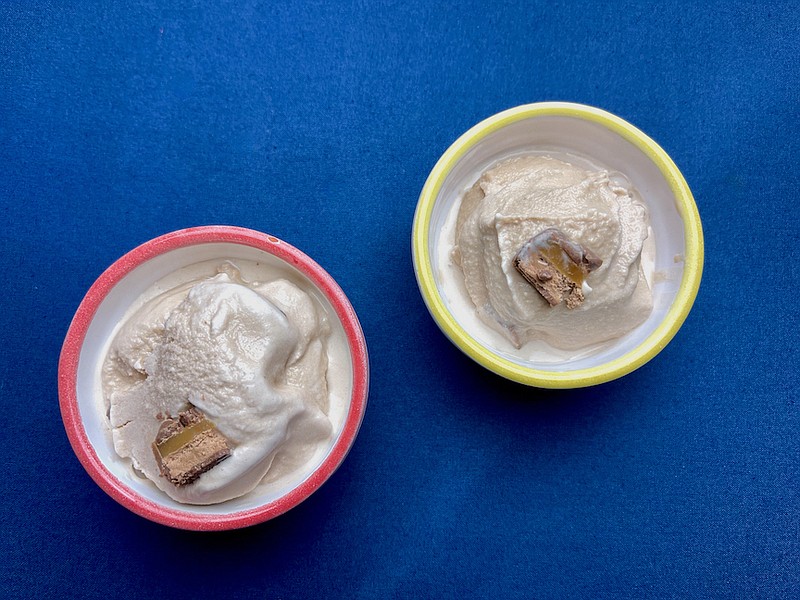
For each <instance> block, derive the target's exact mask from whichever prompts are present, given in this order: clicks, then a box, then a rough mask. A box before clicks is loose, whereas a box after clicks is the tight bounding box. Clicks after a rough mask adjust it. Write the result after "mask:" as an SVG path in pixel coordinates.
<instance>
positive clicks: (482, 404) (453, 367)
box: [0, 0, 800, 598]
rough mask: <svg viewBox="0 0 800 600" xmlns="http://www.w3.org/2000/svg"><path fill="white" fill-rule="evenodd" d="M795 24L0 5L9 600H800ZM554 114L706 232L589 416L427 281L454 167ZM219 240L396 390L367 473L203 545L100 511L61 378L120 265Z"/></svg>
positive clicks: (437, 7) (570, 12)
mask: <svg viewBox="0 0 800 600" xmlns="http://www.w3.org/2000/svg"><path fill="white" fill-rule="evenodd" d="M798 8H799V7H798V4H797V3H796V2H780V3H750V2H711V3H688V2H666V3H665V2H642V3H638V2H637V3H627V2H626V3H622V2H620V3H612V2H609V3H599V2H598V3H595V2H565V1H550V2H514V3H485V4H484V3H480V2H472V1H466V2H461V3H457V4H454V5H450V4H445V3H442V4H433V3H424V2H415V1H411V0H409V1H404V2H322V1H320V2H308V3H285V2H277V3H271V2H253V1H249V0H244V1H242V2H219V3H211V2H208V3H203V2H199V1H193V2H183V3H179V2H170V1H166V2H163V1H150V2H138V3H137V2H132V3H127V4H126V5H117V4H116V3H113V4H112V3H103V2H97V3H94V2H22V1H13V0H12V1H8V2H2V3H0V222H2V230H1V232H0V253H1V254H0V256H2V266H3V272H4V284H3V286H2V289H3V291H2V294H1V295H0V296H1V297H2V300H0V303H1V304H2V310H0V336H2V345H0V370H1V371H2V378H1V379H0V401H1V404H0V406H2V414H3V417H2V426H1V427H0V442H1V443H2V458H0V497H2V505H1V506H2V510H0V525H1V526H2V534H3V535H2V536H1V537H0V557H2V560H1V561H0V596H2V597H4V598H11V597H35V598H43V597H60V596H61V595H62V593H63V592H64V590H65V588H70V589H72V590H73V591H74V593H76V594H79V595H80V596H83V597H86V598H121V597H132V596H135V597H138V598H151V597H152V598H179V597H190V598H195V597H196V598H202V597H230V598H234V597H238V598H295V597H314V598H319V597H346V598H373V597H377V598H387V597H477V598H493V597H521V598H531V597H536V598H560V597H576V598H612V597H614V598H616V597H648V598H688V597H701V598H707V597H730V598H759V597H763V598H796V597H800V406H798V392H797V386H798V375H797V371H798V369H797V365H798V362H799V359H800V356H798V341H800V340H799V339H798V303H797V300H796V296H797V290H798V289H800V287H799V286H800V281H798V264H800V254H799V253H798V240H797V238H798V232H799V231H800V228H799V227H798V225H799V224H798V214H799V213H798V204H797V202H798V189H800V177H798V156H799V155H800V142H799V141H798V140H800V131H799V130H798V129H799V128H798V123H799V122H800V58H799V57H800V33H799V29H800V10H798ZM540 100H569V101H575V102H583V103H587V104H591V105H595V106H599V107H601V108H604V109H606V110H609V111H611V112H613V113H616V114H618V115H619V116H621V117H623V118H625V119H627V120H629V121H630V122H631V123H633V124H634V125H636V126H637V127H639V128H641V129H642V130H644V131H645V132H646V133H648V134H649V135H650V136H651V137H653V138H654V139H655V140H656V141H658V142H659V143H660V144H661V145H662V146H663V147H664V148H665V150H666V151H667V152H668V153H669V154H670V155H671V156H672V158H673V159H674V160H675V162H676V163H677V164H678V166H679V167H680V168H681V170H682V171H683V173H684V175H685V177H686V179H687V181H688V182H689V185H690V186H691V188H692V190H693V191H694V194H695V197H696V201H697V204H698V207H699V210H700V214H701V216H702V218H703V224H704V229H705V236H706V238H705V239H706V265H705V275H704V280H703V283H702V286H701V289H700V293H699V296H698V298H697V302H696V304H695V307H694V309H693V311H692V313H691V315H690V316H689V318H688V320H687V322H686V323H685V325H684V327H683V328H682V329H681V331H680V332H679V333H678V335H677V337H676V338H675V339H674V340H673V342H672V343H671V344H670V345H669V346H668V347H667V348H666V349H665V350H664V351H663V352H662V353H661V354H660V355H659V356H658V357H657V358H656V359H655V360H653V361H651V362H650V363H648V364H647V365H646V366H644V367H643V368H641V369H640V370H638V371H636V372H635V373H633V374H631V375H628V376H626V377H625V378H623V379H621V380H618V381H615V382H612V383H608V384H605V385H602V386H599V387H595V388H591V389H585V390H578V391H562V392H549V391H542V390H536V389H529V388H526V387H523V386H519V385H516V384H513V383H510V382H507V381H505V380H503V379H501V378H499V377H497V376H495V375H492V374H491V373H489V372H487V371H485V370H483V369H481V368H480V367H478V366H477V365H475V364H474V363H473V362H471V361H470V360H469V359H467V358H466V357H464V356H463V355H462V354H461V353H460V352H459V351H458V350H457V349H456V348H454V347H453V346H452V345H451V344H450V343H449V342H448V341H447V340H446V339H445V338H444V336H443V335H442V334H441V333H440V332H439V330H438V329H437V327H436V326H435V324H434V323H433V321H432V319H431V318H430V316H429V315H428V313H427V311H426V309H425V307H424V305H423V302H422V300H421V298H420V295H419V292H418V290H417V286H416V283H415V280H414V276H413V270H412V266H411V257H410V229H411V221H412V217H413V212H414V208H415V205H416V201H417V196H418V194H419V191H420V189H421V187H422V184H423V182H424V181H425V178H426V177H427V175H428V173H429V171H430V169H431V168H432V166H433V165H434V163H435V162H436V160H437V159H438V158H439V156H440V155H441V154H442V152H443V151H444V150H445V149H446V148H447V146H448V145H449V144H450V143H451V142H452V141H454V140H455V139H456V138H457V137H458V136H459V135H460V134H461V133H462V132H464V131H465V130H466V129H468V128H469V127H470V126H472V125H473V124H475V123H477V122H478V121H480V120H481V119H483V118H485V117H487V116H489V115H491V114H493V113H496V112H498V111H500V110H503V109H505V108H509V107H512V106H515V105H518V104H524V103H528V102H534V101H540ZM213 223H224V224H234V225H241V226H244V227H250V228H253V229H257V230H260V231H265V232H269V233H272V234H274V235H277V236H279V237H281V238H283V239H285V240H286V241H288V242H290V243H292V244H294V245H296V246H297V247H299V248H301V249H302V250H304V251H305V252H307V253H308V254H309V255H311V256H312V257H313V258H314V259H315V260H317V261H318V262H319V263H320V264H321V265H322V266H323V267H325V268H326V269H327V270H328V271H329V272H330V273H331V274H332V275H333V276H334V277H335V278H336V279H337V280H338V282H339V283H340V284H341V286H342V287H343V288H344V290H345V292H346V293H347V294H348V296H349V297H350V299H351V301H352V303H353V304H354V306H355V308H356V310H357V312H358V314H359V316H360V319H361V323H362V325H363V327H364V331H365V333H366V336H367V342H368V344H369V349H370V355H371V359H372V371H371V375H372V379H371V394H370V401H369V406H368V410H367V414H366V418H365V420H364V425H363V428H362V430H361V433H360V435H359V437H358V439H357V441H356V444H355V446H354V448H353V450H352V452H351V453H350V455H349V456H348V458H347V460H346V461H345V463H344V464H343V466H342V467H341V469H340V470H339V471H337V473H336V474H335V475H334V476H333V477H332V479H331V480H330V481H329V482H328V483H326V484H325V485H324V486H323V487H322V489H320V490H319V492H318V493H316V494H315V495H313V496H312V497H311V498H310V499H309V500H307V501H306V502H305V503H303V504H302V505H300V506H299V507H297V508H296V509H294V510H292V511H290V512H289V513H287V514H286V515H284V516H282V517H280V518H278V519H276V520H274V521H272V522H269V523H266V524H263V525H260V526H257V527H253V528H250V529H247V530H243V531H236V532H228V533H222V534H197V533H188V532H182V531H176V530H172V529H169V528H167V527H163V526H160V525H156V524H153V523H150V522H149V521H146V520H144V519H142V518H140V517H138V516H136V515H134V514H132V513H130V512H128V511H127V510H126V509H124V508H122V507H120V506H119V505H117V504H116V503H115V502H114V501H113V500H111V499H110V498H109V497H107V496H106V495H105V494H104V493H103V492H102V491H101V490H100V489H99V488H98V487H97V486H96V485H95V484H94V483H93V482H92V481H91V480H90V478H89V477H88V475H87V474H86V473H85V472H84V470H83V468H82V467H81V466H80V464H79V463H78V461H77V459H76V458H75V457H74V455H73V453H72V451H71V449H70V447H69V444H68V442H67V438H66V435H65V433H64V430H63V427H62V424H61V421H60V415H59V410H58V398H57V392H56V364H57V359H58V354H59V351H60V346H61V342H62V340H63V336H64V334H65V333H66V330H67V326H68V324H69V322H70V319H71V318H72V315H73V313H74V311H75V309H76V308H77V306H78V303H79V302H80V300H81V298H82V296H83V294H84V293H85V292H86V290H87V289H88V287H89V286H90V285H91V283H92V282H93V280H94V279H95V278H96V277H97V276H98V275H99V274H100V273H101V272H102V271H103V269H104V268H105V267H107V266H108V265H109V264H110V263H111V262H113V261H114V260H115V259H116V258H118V257H119V256H121V255H122V254H124V253H125V252H126V251H128V250H130V249H132V248H133V247H135V246H136V245H138V244H140V243H141V242H144V241H145V240H147V239H150V238H152V237H155V236H157V235H160V234H162V233H165V232H168V231H171V230H175V229H179V228H183V227H187V226H192V225H201V224H213ZM755 284H757V285H758V286H759V287H757V288H756V287H753V286H754V285H755Z"/></svg>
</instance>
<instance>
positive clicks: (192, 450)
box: [153, 406, 231, 486]
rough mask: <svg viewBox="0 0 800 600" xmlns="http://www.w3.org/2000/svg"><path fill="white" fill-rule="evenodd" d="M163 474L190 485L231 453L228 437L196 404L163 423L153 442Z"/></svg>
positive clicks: (175, 482) (176, 482)
mask: <svg viewBox="0 0 800 600" xmlns="http://www.w3.org/2000/svg"><path fill="white" fill-rule="evenodd" d="M153 452H154V453H155V455H156V461H158V466H159V468H160V469H161V474H162V475H163V476H164V477H166V478H167V479H168V480H169V481H170V482H171V483H173V484H175V485H179V486H180V485H187V484H189V483H192V482H193V481H195V480H196V479H197V478H198V477H200V475H202V474H203V473H205V472H206V471H208V470H209V469H212V468H213V467H215V466H216V465H218V464H219V463H220V462H221V461H223V460H225V459H226V458H228V457H229V456H230V455H231V447H230V444H229V443H228V440H227V438H225V436H224V435H222V434H221V433H220V432H219V430H217V428H216V427H215V426H214V423H212V422H211V421H209V420H208V419H207V418H206V416H205V415H204V414H203V413H202V412H201V411H200V410H199V409H198V408H196V407H194V406H192V407H191V408H189V409H188V410H185V411H183V412H180V413H178V416H177V417H171V418H167V419H166V420H164V422H162V423H161V427H159V429H158V433H157V434H156V440H155V442H153Z"/></svg>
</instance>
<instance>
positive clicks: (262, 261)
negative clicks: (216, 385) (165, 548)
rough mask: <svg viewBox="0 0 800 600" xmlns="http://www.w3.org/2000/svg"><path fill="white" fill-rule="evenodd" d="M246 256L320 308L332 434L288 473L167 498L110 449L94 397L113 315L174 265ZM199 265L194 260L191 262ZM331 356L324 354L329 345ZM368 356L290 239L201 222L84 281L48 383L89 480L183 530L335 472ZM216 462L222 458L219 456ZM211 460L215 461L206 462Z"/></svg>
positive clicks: (237, 519) (226, 519)
mask: <svg viewBox="0 0 800 600" xmlns="http://www.w3.org/2000/svg"><path fill="white" fill-rule="evenodd" d="M221 260H224V261H231V262H235V261H251V262H253V263H254V264H259V265H266V266H268V267H269V268H270V269H271V270H272V271H271V272H274V273H277V274H279V275H280V276H281V277H285V278H287V279H289V280H291V281H293V282H295V283H297V284H298V285H302V286H303V288H304V289H305V290H308V292H309V294H310V296H311V297H312V298H313V300H312V301H313V302H316V303H318V304H319V306H320V307H321V309H322V310H323V311H324V313H325V314H326V315H327V317H326V319H327V321H328V323H329V327H330V331H331V333H330V339H331V342H330V343H331V344H332V345H335V346H336V350H337V354H336V357H337V358H336V359H335V360H333V359H330V360H329V363H328V373H331V372H332V370H335V373H336V384H335V385H334V384H330V388H329V389H330V390H331V398H333V396H334V395H335V399H334V400H331V402H330V406H329V407H328V411H329V412H328V416H329V418H330V422H331V425H332V436H331V438H330V440H329V441H328V442H326V443H325V444H323V445H322V446H320V447H319V448H318V449H317V450H316V452H315V453H314V454H313V456H311V458H310V459H309V461H308V462H307V463H305V464H304V466H303V467H302V468H301V469H299V470H298V471H296V472H291V473H289V474H287V475H286V476H285V477H282V478H279V479H277V480H276V481H273V482H271V483H270V484H269V485H262V484H259V485H258V486H257V487H256V488H255V489H253V490H252V491H250V492H249V493H247V494H245V495H243V496H241V497H238V498H235V499H231V500H227V501H225V502H221V503H217V504H209V505H195V504H186V503H182V502H177V501H175V500H173V499H171V498H170V497H169V496H168V495H167V494H166V493H164V492H163V491H162V490H160V489H158V488H157V487H156V486H155V485H154V484H153V483H152V482H151V481H149V480H148V479H146V478H144V477H142V476H141V474H140V473H138V472H137V471H136V470H135V469H134V468H133V466H132V463H131V461H130V459H127V458H126V459H123V458H121V457H120V456H119V455H118V454H117V452H116V451H115V448H114V442H113V439H112V435H111V431H110V425H109V420H108V412H107V411H108V408H107V404H106V401H105V399H104V398H103V392H102V386H101V376H102V363H103V361H104V357H105V356H106V354H107V352H108V348H109V345H110V343H111V340H112V339H113V337H114V336H115V334H116V331H117V330H118V329H119V326H120V322H121V321H122V320H123V318H124V316H125V315H126V313H128V312H129V310H130V308H131V306H132V305H133V303H134V302H136V301H137V299H140V298H141V297H142V295H143V294H147V293H149V292H148V290H152V289H153V286H154V285H156V284H157V282H159V281H162V280H163V278H165V277H167V276H170V275H171V274H173V273H176V272H180V271H181V270H182V269H184V270H185V269H190V268H191V269H194V268H200V269H201V270H202V269H204V268H205V267H204V266H202V265H206V264H213V263H215V262H217V261H221ZM197 265H201V267H197ZM331 356H333V354H331ZM368 385H369V363H368V357H367V348H366V343H365V340H364V335H363V332H362V330H361V326H360V324H359V321H358V318H357V316H356V313H355V311H354V310H353V307H352V305H351V304H350V302H349V301H348V299H347V297H346V296H345V294H344V292H343V291H342V290H341V288H340V287H339V286H338V284H337V283H336V282H335V281H334V280H333V278H332V277H331V276H330V275H329V274H328V273H327V272H326V271H325V270H323V269H322V267H320V266H319V265H318V264H317V263H316V262H314V261H313V260H312V259H311V258H309V257H308V256H307V255H305V254H304V253H303V252H301V251H300V250H298V249H297V248H294V247H293V246H291V245H290V244H288V243H286V242H284V241H282V240H280V239H278V238H276V237H274V236H271V235H266V234H263V233H259V232H256V231H252V230H248V229H242V228H238V227H229V226H206V227H197V228H192V229H184V230H181V231H176V232H173V233H169V234H166V235H164V236H161V237H158V238H156V239H153V240H151V241H148V242H146V243H144V244H142V245H141V246H139V247H137V248H135V249H134V250H132V251H131V252H129V253H128V254H126V255H125V256H123V257H122V258H120V259H119V260H117V261H116V262H114V263H113V264H112V265H111V266H110V267H109V268H108V269H107V270H106V271H105V272H104V273H103V274H102V275H101V276H100V277H99V278H98V279H97V281H95V283H94V284H93V285H92V286H91V288H90V289H89V291H88V293H87V294H86V296H85V297H84V299H83V301H82V302H81V304H80V306H79V308H78V310H77V312H76V314H75V316H74V318H73V320H72V323H71V325H70V327H69V330H68V332H67V335H66V339H65V341H64V345H63V348H62V351H61V356H60V361H59V367H58V390H59V402H60V408H61V414H62V419H63V422H64V426H65V429H66V432H67V435H68V438H69V441H70V443H71V445H72V448H73V449H74V451H75V454H76V455H77V457H78V459H79V460H80V462H81V463H82V465H83V466H84V468H85V469H86V471H87V472H88V474H89V475H90V476H91V477H92V479H94V481H95V482H96V483H97V484H98V485H99V486H100V487H101V488H102V489H103V490H104V491H105V492H106V493H108V494H109V495H110V496H111V497H112V498H113V499H114V500H116V501H117V502H119V503H120V504H121V505H123V506H124V507H126V508H128V509H130V510H131V511H133V512H134V513H136V514H138V515H140V516H143V517H145V518H147V519H150V520H152V521H155V522H157V523H161V524H164V525H168V526H172V527H176V528H181V529H190V530H224V529H234V528H241V527H246V526H250V525H255V524H257V523H261V522H263V521H266V520H268V519H271V518H273V517H276V516H278V515H280V514H282V513H284V512H285V511H287V510H289V509H291V508H293V507H295V506H296V505H298V504H299V503H301V502H302V501H303V500H305V499H306V498H308V497H309V496H310V495H311V494H312V493H314V492H315V491H316V490H317V489H319V487H320V486H321V485H322V484H323V483H324V482H325V481H326V480H327V479H328V478H329V477H330V476H331V475H332V474H333V473H334V472H335V471H336V469H337V468H338V467H339V466H340V464H341V463H342V461H343V460H344V459H345V456H346V455H347V453H348V451H349V450H350V448H351V446H352V445H353V443H354V440H355V438H356V435H357V433H358V430H359V428H360V425H361V421H362V418H363V415H364V410H365V408H366V403H367V394H368ZM222 464H224V463H222ZM215 468H216V467H215Z"/></svg>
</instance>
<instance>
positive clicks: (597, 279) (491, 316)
mask: <svg viewBox="0 0 800 600" xmlns="http://www.w3.org/2000/svg"><path fill="white" fill-rule="evenodd" d="M576 162H577V161H576ZM648 234H649V218H648V213H647V209H646V207H645V205H644V203H643V202H642V201H641V199H640V198H639V196H638V192H637V191H636V190H635V189H634V188H633V186H632V185H631V184H630V182H629V181H628V180H627V178H626V177H625V176H624V175H622V174H619V173H613V172H612V173H610V172H609V171H607V170H604V169H599V168H598V169H593V168H587V167H586V166H585V165H578V164H573V162H571V161H567V160H561V158H560V157H559V158H553V157H551V156H546V155H527V156H520V157H515V158H511V159H508V160H505V161H502V162H500V163H498V164H496V165H495V166H493V167H492V168H490V169H488V170H487V171H485V172H484V173H483V174H482V175H481V176H480V178H479V179H478V181H477V182H476V183H475V184H474V185H473V186H472V187H471V188H469V189H468V190H467V191H466V192H465V193H464V195H463V197H462V200H461V204H460V207H459V208H458V214H457V218H456V222H455V233H454V245H453V249H452V260H453V262H454V263H455V265H457V267H458V268H459V269H460V272H461V274H462V276H463V284H464V288H465V289H466V293H467V294H468V296H469V299H470V301H471V303H472V304H473V305H474V309H475V311H476V313H477V315H478V317H479V318H480V319H481V321H482V322H483V323H485V324H486V325H487V326H489V327H490V328H492V329H493V330H495V331H497V332H499V333H500V334H501V335H502V336H503V337H504V338H505V339H507V340H508V341H509V342H510V343H511V345H512V346H513V347H514V348H516V349H519V348H522V347H524V346H525V344H527V343H528V342H530V341H532V340H539V341H544V342H546V343H547V344H549V345H550V346H552V347H554V348H559V349H565V350H577V349H581V348H586V347H589V346H592V345H596V344H600V343H602V342H606V341H609V340H612V339H615V338H618V337H621V336H622V335H624V334H626V333H627V332H629V331H631V330H632V329H634V328H635V327H636V326H638V325H640V324H641V323H643V322H644V321H645V320H646V319H647V317H648V315H649V314H650V312H651V310H652V307H653V299H652V293H651V290H650V287H649V284H648V282H647V278H646V277H645V274H644V272H643V269H642V264H641V256H642V251H643V247H644V243H645V240H646V239H647V237H648Z"/></svg>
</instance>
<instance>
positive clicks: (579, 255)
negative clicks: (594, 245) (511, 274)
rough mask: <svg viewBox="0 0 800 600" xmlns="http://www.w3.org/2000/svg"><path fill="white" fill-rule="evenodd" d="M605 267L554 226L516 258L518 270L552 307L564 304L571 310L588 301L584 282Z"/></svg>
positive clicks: (515, 265) (524, 245) (543, 232)
mask: <svg viewBox="0 0 800 600" xmlns="http://www.w3.org/2000/svg"><path fill="white" fill-rule="evenodd" d="M602 264H603V261H602V260H600V258H598V257H597V256H596V255H595V254H594V253H593V252H591V251H590V250H588V249H587V248H584V247H583V246H581V245H580V244H578V243H576V242H573V241H572V240H570V239H569V238H568V237H567V236H565V235H564V234H563V233H562V232H561V230H559V229H556V228H554V227H551V228H550V229H545V230H544V231H542V232H541V233H540V234H538V235H536V236H534V237H532V238H531V239H529V240H528V241H527V242H525V243H524V244H523V245H522V248H520V249H519V252H517V254H516V256H515V257H514V267H515V268H516V269H517V271H519V273H520V275H522V276H523V277H524V278H525V280H526V281H527V282H528V283H530V284H531V285H532V286H533V287H534V288H536V291H537V292H539V293H540V294H541V295H542V297H543V298H544V299H545V300H547V303H548V304H550V306H557V305H558V304H561V302H562V301H563V302H565V303H566V305H567V308H575V307H576V306H580V304H581V303H582V302H583V301H584V295H583V290H582V289H581V288H582V285H583V281H584V280H585V279H586V276H587V275H588V274H589V273H591V272H592V271H594V270H595V269H597V268H598V267H599V266H600V265H602Z"/></svg>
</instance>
